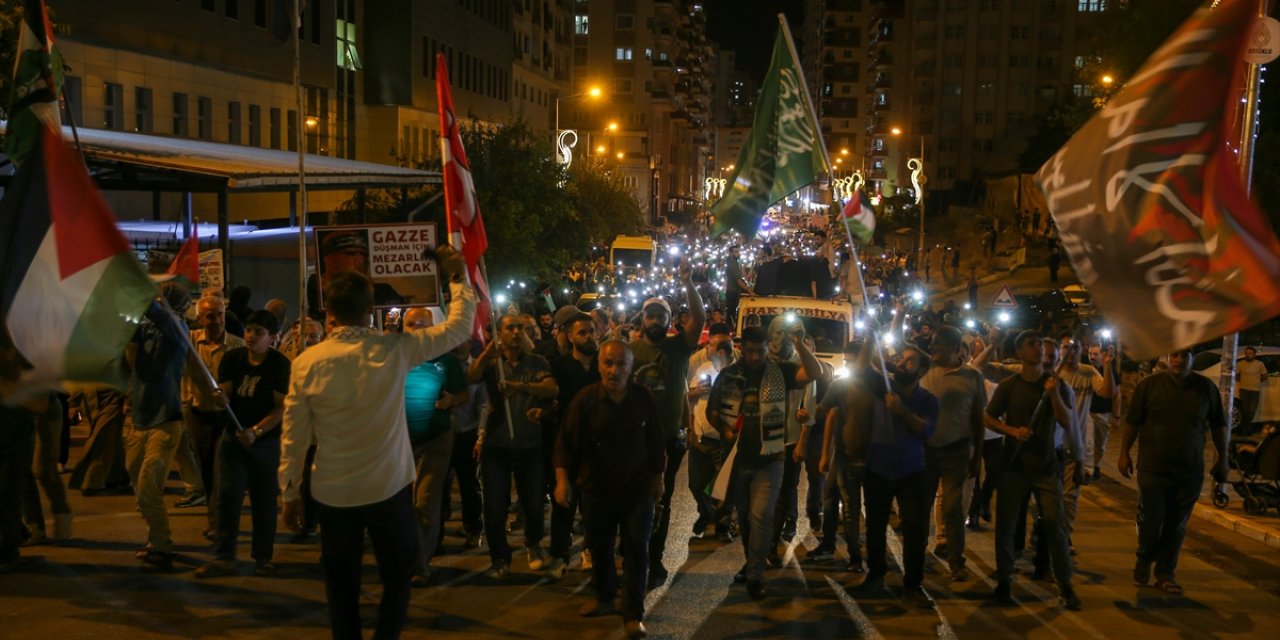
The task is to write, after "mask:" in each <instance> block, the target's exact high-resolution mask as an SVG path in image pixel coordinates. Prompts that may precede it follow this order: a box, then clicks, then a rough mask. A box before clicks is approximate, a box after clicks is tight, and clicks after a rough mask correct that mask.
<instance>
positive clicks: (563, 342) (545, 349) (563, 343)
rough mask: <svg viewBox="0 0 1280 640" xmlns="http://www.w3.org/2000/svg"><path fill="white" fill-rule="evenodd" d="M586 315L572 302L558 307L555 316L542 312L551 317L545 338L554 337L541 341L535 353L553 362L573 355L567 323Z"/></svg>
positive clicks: (540, 317) (539, 320) (540, 318)
mask: <svg viewBox="0 0 1280 640" xmlns="http://www.w3.org/2000/svg"><path fill="white" fill-rule="evenodd" d="M584 315H587V314H586V313H585V312H583V311H581V310H579V309H578V308H577V307H575V306H573V305H571V304H566V305H564V306H563V307H560V308H559V309H556V313H555V315H554V316H552V315H551V314H546V313H544V314H542V316H546V317H550V318H551V327H549V328H547V329H544V330H543V332H542V335H543V338H546V337H547V336H551V337H552V338H553V339H551V340H545V339H544V340H542V341H541V342H539V343H538V346H537V348H535V349H534V353H536V354H538V355H540V356H542V357H543V358H546V359H547V362H553V361H555V359H556V358H559V357H560V356H565V355H573V348H572V347H571V346H570V345H569V334H568V331H569V329H568V326H567V325H568V324H569V323H570V322H573V321H575V320H577V319H578V318H580V317H582V316H584ZM542 316H539V318H538V322H539V324H541V322H542ZM587 318H588V319H590V318H591V316H587ZM597 337H598V336H597ZM571 398H572V396H571Z"/></svg>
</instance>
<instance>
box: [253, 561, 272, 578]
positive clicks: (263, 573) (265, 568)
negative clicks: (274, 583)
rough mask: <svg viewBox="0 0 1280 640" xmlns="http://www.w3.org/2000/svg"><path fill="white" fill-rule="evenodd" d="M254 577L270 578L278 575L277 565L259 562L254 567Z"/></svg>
mask: <svg viewBox="0 0 1280 640" xmlns="http://www.w3.org/2000/svg"><path fill="white" fill-rule="evenodd" d="M253 575H255V576H258V577H259V578H270V577H272V576H274V575H276V565H275V563H272V562H258V563H256V564H254V565H253Z"/></svg>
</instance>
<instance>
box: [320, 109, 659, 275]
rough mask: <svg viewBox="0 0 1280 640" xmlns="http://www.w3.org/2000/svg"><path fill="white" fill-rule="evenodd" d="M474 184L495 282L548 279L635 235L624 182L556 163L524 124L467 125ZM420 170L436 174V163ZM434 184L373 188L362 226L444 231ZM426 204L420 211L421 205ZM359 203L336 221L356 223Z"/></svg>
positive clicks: (636, 220) (583, 165)
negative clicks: (426, 225)
mask: <svg viewBox="0 0 1280 640" xmlns="http://www.w3.org/2000/svg"><path fill="white" fill-rule="evenodd" d="M462 144H463V146H464V147H465V148H466V150H467V159H468V160H469V161H470V163H471V174H472V181H473V182H474V184H475V188H476V196H477V198H478V200H479V204H480V213H481V216H482V217H483V219H484V225H485V231H486V233H487V234H488V236H489V251H488V253H487V254H486V256H485V263H486V266H487V268H488V270H489V273H490V277H491V278H492V279H493V280H494V281H498V280H504V279H507V278H520V279H524V278H529V277H533V278H547V277H550V276H552V275H554V274H557V273H561V272H563V271H564V269H565V267H566V266H567V265H568V264H569V263H570V262H572V261H574V260H581V259H584V258H585V257H586V256H587V255H588V251H589V250H590V247H591V246H592V245H599V244H604V243H607V242H608V241H609V240H610V239H612V238H613V236H615V235H618V234H623V233H634V232H638V231H639V230H640V229H641V228H642V216H641V211H640V207H639V205H638V204H637V203H636V201H635V199H634V197H633V196H632V195H631V192H630V190H629V189H628V188H627V187H626V185H625V184H623V182H622V179H621V176H619V175H617V174H616V173H614V172H611V171H609V169H608V167H607V166H606V165H605V164H602V163H588V162H582V161H580V163H579V164H575V165H574V166H573V168H572V170H571V171H568V172H566V171H565V169H564V167H563V166H562V165H560V164H559V163H558V162H556V160H555V157H554V155H553V152H552V148H551V143H550V140H544V139H543V136H541V135H539V134H537V133H535V132H534V131H533V130H532V129H530V127H529V126H528V123H527V122H525V121H524V120H523V119H520V120H517V121H516V122H514V123H512V124H509V125H506V126H502V127H492V126H484V125H481V124H478V123H472V124H471V125H470V126H467V127H464V128H463V130H462ZM420 168H430V169H433V170H439V164H438V163H435V164H434V166H430V165H428V166H425V167H420ZM440 189H441V188H440V187H439V186H438V185H431V186H426V187H420V188H416V189H411V190H407V191H402V190H400V189H371V190H368V191H366V192H365V195H364V211H365V215H364V221H365V222H367V223H377V222H404V221H406V220H407V219H408V215H409V213H410V212H412V211H416V212H417V213H416V214H415V215H414V220H418V221H422V220H432V221H435V222H437V223H438V224H439V225H440V229H441V230H442V231H443V229H444V228H445V224H444V223H445V219H444V215H445V210H444V199H443V198H440V197H438V196H439V195H440V193H441V191H440ZM424 205H425V206H424ZM359 208H360V202H359V197H358V196H357V197H353V198H352V199H350V200H348V201H347V202H345V203H343V205H342V206H341V207H339V209H338V211H337V212H336V216H335V222H337V223H339V224H355V223H357V222H359V214H358V211H359Z"/></svg>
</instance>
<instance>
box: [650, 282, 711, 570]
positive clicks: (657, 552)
mask: <svg viewBox="0 0 1280 640" xmlns="http://www.w3.org/2000/svg"><path fill="white" fill-rule="evenodd" d="M691 276H692V271H691V270H690V268H689V265H688V263H684V264H682V265H681V267H680V282H681V283H682V284H683V285H684V289H685V306H686V307H687V308H688V309H689V319H688V320H687V321H686V322H685V325H684V331H682V332H679V333H676V334H675V335H672V336H668V335H667V332H668V330H669V329H670V327H671V317H672V316H671V305H670V304H668V303H667V301H666V300H663V299H662V298H649V299H648V300H645V301H644V306H643V314H644V318H643V321H642V325H641V331H640V337H639V339H636V340H632V342H631V348H632V351H633V352H634V353H635V365H634V367H635V368H634V370H633V371H634V373H632V379H633V380H634V381H635V382H636V383H637V384H639V385H640V386H643V387H646V388H648V389H649V391H651V392H652V393H653V396H654V399H655V400H657V402H658V422H659V425H660V426H661V427H662V433H663V436H664V439H665V440H666V446H667V468H666V472H665V473H664V474H663V482H664V486H663V491H662V499H661V500H659V501H658V505H657V507H656V513H655V514H654V523H655V525H654V530H653V536H651V537H650V538H649V587H650V588H653V587H655V586H657V585H660V584H662V583H664V582H666V580H667V569H666V567H664V566H663V565H662V554H663V552H664V551H665V550H666V546H667V529H668V527H670V525H671V495H672V493H674V492H675V488H676V471H677V470H678V469H679V468H680V464H681V463H682V462H683V461H684V453H685V447H686V437H687V435H686V432H685V429H684V418H685V412H686V411H687V410H688V403H689V386H688V384H686V382H685V380H686V378H687V377H688V372H689V357H690V356H692V355H693V353H694V351H697V349H698V338H699V336H701V335H702V326H703V325H704V324H706V322H707V313H706V311H705V310H704V309H703V307H702V296H701V295H700V294H699V293H698V289H697V287H695V286H694V285H693V281H692V279H691Z"/></svg>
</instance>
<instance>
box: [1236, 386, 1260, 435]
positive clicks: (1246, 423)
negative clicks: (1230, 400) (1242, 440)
mask: <svg viewBox="0 0 1280 640" xmlns="http://www.w3.org/2000/svg"><path fill="white" fill-rule="evenodd" d="M1261 400H1262V392H1261V391H1249V390H1247V389H1241V390H1240V427H1239V431H1240V435H1248V434H1251V433H1253V431H1254V429H1253V416H1255V415H1257V413H1258V402H1259V401H1261Z"/></svg>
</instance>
